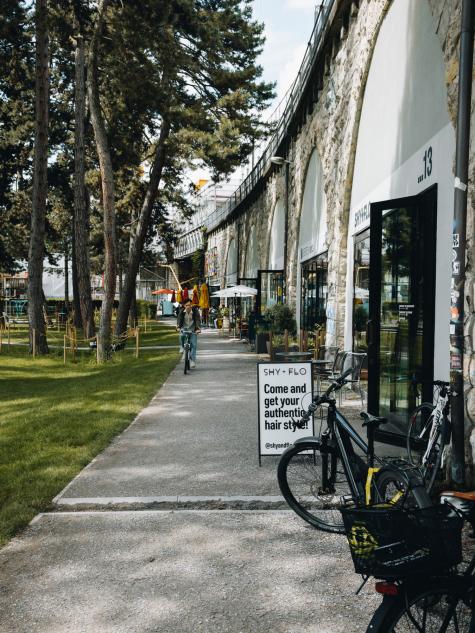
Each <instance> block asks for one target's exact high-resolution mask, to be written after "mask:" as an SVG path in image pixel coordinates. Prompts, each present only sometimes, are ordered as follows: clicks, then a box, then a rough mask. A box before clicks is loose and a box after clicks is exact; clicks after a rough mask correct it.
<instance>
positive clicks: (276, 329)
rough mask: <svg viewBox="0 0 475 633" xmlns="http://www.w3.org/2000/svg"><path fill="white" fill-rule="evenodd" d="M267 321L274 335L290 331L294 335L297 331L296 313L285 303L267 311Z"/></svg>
mask: <svg viewBox="0 0 475 633" xmlns="http://www.w3.org/2000/svg"><path fill="white" fill-rule="evenodd" d="M266 319H267V321H268V323H269V329H270V331H271V332H272V333H273V334H283V333H284V331H285V330H288V332H289V334H291V335H294V334H295V333H296V331H297V322H296V320H295V315H294V311H293V310H291V308H290V307H289V306H288V305H286V304H285V303H276V304H274V305H273V306H271V307H270V308H269V309H268V310H267V311H266Z"/></svg>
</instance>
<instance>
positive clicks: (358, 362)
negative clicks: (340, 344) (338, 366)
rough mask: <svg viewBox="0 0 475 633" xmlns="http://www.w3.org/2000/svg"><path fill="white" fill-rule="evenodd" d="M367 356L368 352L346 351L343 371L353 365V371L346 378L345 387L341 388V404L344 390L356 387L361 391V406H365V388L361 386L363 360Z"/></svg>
mask: <svg viewBox="0 0 475 633" xmlns="http://www.w3.org/2000/svg"><path fill="white" fill-rule="evenodd" d="M365 358H366V354H365V353H364V352H346V353H345V358H344V361H343V366H342V371H346V370H347V369H349V368H350V367H351V369H352V372H351V374H350V375H349V376H348V378H347V379H346V380H347V382H346V383H345V384H344V385H343V388H342V389H340V404H341V401H342V399H343V390H344V389H354V390H356V391H357V392H358V393H359V395H360V398H361V406H362V407H363V408H364V391H363V388H362V387H361V368H362V366H363V362H364V360H365ZM340 373H341V372H340Z"/></svg>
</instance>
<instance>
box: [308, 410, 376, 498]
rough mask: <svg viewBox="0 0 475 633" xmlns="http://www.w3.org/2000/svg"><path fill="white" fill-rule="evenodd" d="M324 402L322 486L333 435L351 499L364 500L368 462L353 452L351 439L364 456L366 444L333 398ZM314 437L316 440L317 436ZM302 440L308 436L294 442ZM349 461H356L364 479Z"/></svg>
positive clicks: (326, 483) (326, 482) (325, 479)
mask: <svg viewBox="0 0 475 633" xmlns="http://www.w3.org/2000/svg"><path fill="white" fill-rule="evenodd" d="M326 404H328V417H327V423H328V428H327V429H326V430H325V431H324V432H323V434H322V435H321V437H320V438H319V443H320V446H321V455H322V468H323V479H322V486H323V488H325V487H327V486H328V484H329V479H328V477H327V474H328V461H326V460H328V455H329V453H330V452H331V449H330V447H331V443H330V442H331V439H332V437H334V438H335V440H336V443H337V451H338V457H340V458H341V461H342V464H343V468H344V469H345V475H346V477H347V480H348V483H349V486H350V489H351V492H352V496H353V500H354V501H355V502H356V501H364V500H365V485H366V478H367V473H368V464H367V463H366V462H365V461H364V460H363V459H362V458H361V457H360V456H359V455H358V454H357V453H356V452H355V450H354V448H353V444H352V441H353V442H354V443H355V444H356V446H357V447H359V448H360V449H361V450H362V452H363V453H364V455H366V456H369V449H368V444H367V443H366V442H365V441H364V440H363V438H362V437H361V436H360V435H359V434H358V433H357V431H356V430H355V429H354V428H353V427H352V426H351V424H350V422H349V421H348V420H347V419H346V418H345V416H344V415H343V414H342V413H340V411H338V409H337V408H336V402H335V400H332V399H328V401H327V402H326ZM315 439H316V440H317V439H318V438H315ZM302 441H308V438H300V439H298V440H297V441H296V442H295V443H296V444H298V443H300V442H302ZM327 447H328V448H329V450H326V448H327ZM376 459H377V461H378V462H380V463H381V460H379V459H378V458H376ZM351 462H353V463H356V464H357V465H358V467H359V468H362V469H363V470H364V473H365V476H364V479H363V478H362V477H361V475H359V474H358V473H357V472H355V471H356V468H355V467H354V466H353V465H352V463H351ZM333 466H336V464H332V467H333ZM330 476H331V477H334V476H335V473H334V472H331V473H330Z"/></svg>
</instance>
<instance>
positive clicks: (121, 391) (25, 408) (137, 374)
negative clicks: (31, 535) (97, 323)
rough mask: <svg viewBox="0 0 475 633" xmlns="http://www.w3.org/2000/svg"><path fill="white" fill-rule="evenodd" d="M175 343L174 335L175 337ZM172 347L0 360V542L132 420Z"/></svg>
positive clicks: (162, 375)
mask: <svg viewBox="0 0 475 633" xmlns="http://www.w3.org/2000/svg"><path fill="white" fill-rule="evenodd" d="M174 340H175V342H176V334H174ZM178 359H179V354H178V352H177V351H175V350H157V351H156V352H148V353H143V354H141V356H140V358H138V359H136V358H134V357H133V356H132V355H129V354H121V355H119V354H117V355H115V357H114V360H113V361H111V362H109V363H107V364H104V365H96V364H95V362H94V360H93V358H91V355H89V354H84V355H83V356H82V357H80V359H79V362H78V363H76V364H72V363H68V364H67V365H66V366H64V365H63V362H62V357H60V356H57V355H54V354H51V355H50V356H49V357H43V358H35V359H33V358H31V357H28V356H26V355H25V353H24V352H20V351H15V349H14V348H12V349H11V350H10V352H9V353H8V354H4V353H3V354H2V355H1V356H0V393H1V397H0V544H3V543H5V542H6V541H7V540H9V539H10V538H11V537H12V536H13V535H14V534H15V533H16V532H17V531H18V530H20V529H21V528H23V527H24V526H25V525H27V524H28V523H29V521H30V520H31V519H32V518H33V517H34V516H35V515H36V514H37V513H38V512H43V511H46V510H48V509H49V508H50V507H51V500H52V499H53V498H54V497H55V495H56V494H58V493H59V492H60V491H61V490H62V489H63V488H64V486H65V485H66V484H67V483H68V482H69V481H70V480H71V479H72V478H73V477H74V476H75V475H76V474H77V473H78V472H79V471H80V470H81V469H82V468H83V467H84V466H86V464H88V463H89V462H90V461H91V460H92V459H93V458H94V457H95V456H96V455H97V454H98V453H99V452H100V451H101V450H102V449H104V448H105V447H106V446H107V445H108V444H109V443H110V441H111V439H112V438H113V437H114V436H115V435H117V434H118V433H120V432H121V431H122V430H123V429H124V428H125V427H127V426H128V425H129V424H130V422H131V421H132V420H133V419H134V417H135V416H136V415H137V413H138V412H139V411H140V410H141V408H143V407H144V406H145V405H146V404H147V403H148V402H149V400H150V398H151V397H152V395H153V394H154V393H155V392H156V391H157V389H158V388H159V387H160V386H161V385H162V384H163V382H164V381H165V379H166V378H167V376H168V375H169V373H170V371H171V370H172V369H173V368H174V367H175V365H176V363H177V361H178Z"/></svg>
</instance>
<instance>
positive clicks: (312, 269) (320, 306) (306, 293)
mask: <svg viewBox="0 0 475 633" xmlns="http://www.w3.org/2000/svg"><path fill="white" fill-rule="evenodd" d="M327 270H328V253H322V254H321V255H317V257H314V258H313V259H310V260H308V261H306V262H304V263H303V264H302V268H301V280H302V281H301V302H300V329H301V330H304V331H307V332H308V331H313V330H315V326H316V325H320V326H323V327H325V323H326V309H327V293H328V287H327Z"/></svg>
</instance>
